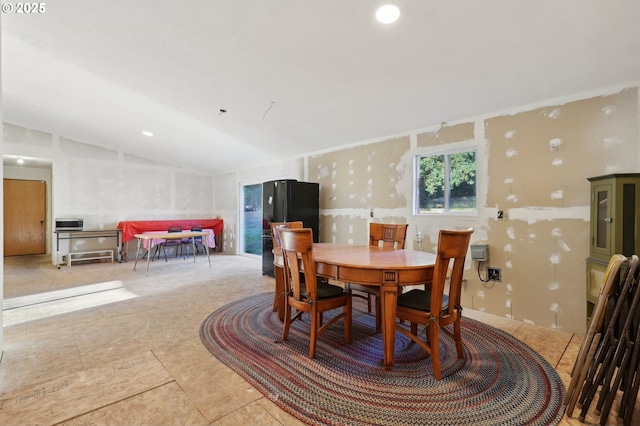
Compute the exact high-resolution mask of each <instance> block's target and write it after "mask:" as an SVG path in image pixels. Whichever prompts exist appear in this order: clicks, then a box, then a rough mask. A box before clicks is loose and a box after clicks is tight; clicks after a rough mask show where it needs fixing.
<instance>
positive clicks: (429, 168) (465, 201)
mask: <svg viewBox="0 0 640 426" xmlns="http://www.w3.org/2000/svg"><path fill="white" fill-rule="evenodd" d="M417 170H418V176H417V188H416V189H417V190H416V193H417V194H416V196H417V198H418V202H417V212H416V213H417V214H431V213H475V212H476V211H477V205H476V151H475V150H473V151H464V152H455V153H446V154H434V155H424V156H418V157H417Z"/></svg>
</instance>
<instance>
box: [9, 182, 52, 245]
mask: <svg viewBox="0 0 640 426" xmlns="http://www.w3.org/2000/svg"><path fill="white" fill-rule="evenodd" d="M46 205H47V192H46V183H45V182H44V181H38V180H19V179H4V255H5V256H17V255H23V254H45V253H46V238H45V232H46V231H45V230H46V212H47V207H46Z"/></svg>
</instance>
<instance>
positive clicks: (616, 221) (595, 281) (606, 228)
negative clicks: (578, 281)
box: [587, 173, 640, 315]
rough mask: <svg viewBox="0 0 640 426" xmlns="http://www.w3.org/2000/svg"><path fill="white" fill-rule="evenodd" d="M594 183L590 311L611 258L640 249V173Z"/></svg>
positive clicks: (612, 175)
mask: <svg viewBox="0 0 640 426" xmlns="http://www.w3.org/2000/svg"><path fill="white" fill-rule="evenodd" d="M588 180H589V182H591V222H590V226H591V229H590V236H589V237H590V238H589V241H590V242H589V244H590V249H589V258H588V259H587V312H588V314H589V315H590V314H591V310H592V308H593V304H594V303H595V302H596V301H597V299H598V294H599V292H600V286H601V284H602V278H603V277H604V273H605V271H606V269H607V265H608V264H609V260H610V259H611V256H613V255H614V254H622V255H624V256H631V255H632V254H637V252H638V249H639V248H640V238H639V237H640V225H639V222H638V219H639V213H640V173H626V174H611V175H606V176H598V177H593V178H589V179H588Z"/></svg>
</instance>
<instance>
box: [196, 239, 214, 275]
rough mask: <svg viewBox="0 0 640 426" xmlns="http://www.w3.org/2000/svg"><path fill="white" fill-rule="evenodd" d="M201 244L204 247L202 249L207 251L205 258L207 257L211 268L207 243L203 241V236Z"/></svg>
mask: <svg viewBox="0 0 640 426" xmlns="http://www.w3.org/2000/svg"><path fill="white" fill-rule="evenodd" d="M202 246H203V247H204V250H205V251H206V252H207V259H209V268H211V257H210V256H209V244H206V243H205V242H204V238H203V239H202ZM194 256H195V254H194Z"/></svg>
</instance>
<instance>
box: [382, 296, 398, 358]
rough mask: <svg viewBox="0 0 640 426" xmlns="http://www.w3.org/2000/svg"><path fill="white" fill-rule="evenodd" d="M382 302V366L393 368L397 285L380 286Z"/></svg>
mask: <svg viewBox="0 0 640 426" xmlns="http://www.w3.org/2000/svg"><path fill="white" fill-rule="evenodd" d="M380 300H381V303H382V342H383V346H384V360H383V363H384V366H385V368H386V369H387V370H391V369H392V368H393V352H394V347H395V340H396V304H397V303H398V285H397V284H395V283H394V284H391V285H385V284H383V285H382V286H380Z"/></svg>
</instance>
